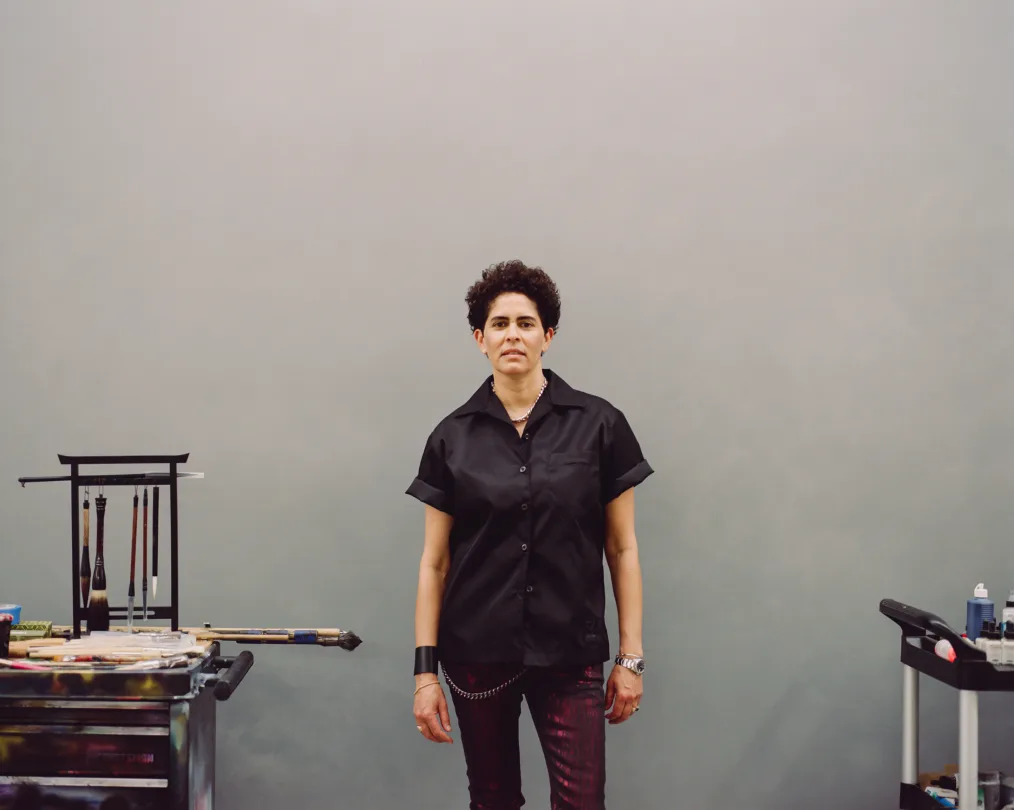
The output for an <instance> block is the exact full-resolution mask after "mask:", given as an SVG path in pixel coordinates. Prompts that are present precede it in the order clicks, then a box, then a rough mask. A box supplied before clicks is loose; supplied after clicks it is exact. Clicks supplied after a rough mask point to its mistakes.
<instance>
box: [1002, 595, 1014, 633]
mask: <svg viewBox="0 0 1014 810" xmlns="http://www.w3.org/2000/svg"><path fill="white" fill-rule="evenodd" d="M1001 621H1002V622H1003V624H1002V625H1001V627H1000V630H1001V631H1003V630H1006V629H1007V628H1008V627H1009V626H1010V625H1011V624H1014V589H1011V592H1010V593H1009V594H1008V595H1007V604H1006V605H1004V608H1003V613H1002V614H1001Z"/></svg>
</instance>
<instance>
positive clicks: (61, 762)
mask: <svg viewBox="0 0 1014 810" xmlns="http://www.w3.org/2000/svg"><path fill="white" fill-rule="evenodd" d="M252 664H253V656H252V655H251V653H250V652H249V651H247V650H244V651H242V652H240V653H239V655H237V656H236V657H234V658H233V657H229V658H224V657H222V656H221V655H220V654H219V645H218V643H217V642H211V643H209V644H208V645H207V653H206V654H205V655H204V656H202V657H200V658H197V659H195V660H194V661H193V662H192V663H191V664H190V665H189V666H187V667H186V668H178V669H163V670H156V671H150V672H146V671H134V672H123V671H101V670H98V669H92V668H84V669H75V668H69V667H68V668H66V669H56V670H47V671H25V670H15V669H5V670H0V810H15V809H16V810H21V809H22V808H24V810H27V809H28V808H38V809H39V810H41V808H68V809H71V808H72V809H73V810H189V809H190V808H195V809H196V808H211V807H212V806H213V800H214V793H215V719H216V718H215V710H216V702H217V701H218V700H226V699H228V698H229V696H230V695H231V694H232V692H233V690H234V689H235V688H236V687H237V686H238V685H239V683H240V681H241V680H242V679H243V676H244V675H245V674H246V673H247V671H248V670H249V669H250V666H251V665H252Z"/></svg>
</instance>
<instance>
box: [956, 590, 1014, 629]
mask: <svg viewBox="0 0 1014 810" xmlns="http://www.w3.org/2000/svg"><path fill="white" fill-rule="evenodd" d="M992 619H993V600H992V599H990V598H989V592H988V591H987V590H986V586H985V584H983V583H982V582H980V583H979V584H978V585H976V586H975V591H974V593H973V595H972V597H971V598H970V599H969V600H968V606H967V607H966V608H965V632H966V633H967V634H968V638H969V640H970V641H975V640H976V639H977V638H978V637H979V634H980V633H982V623H983V622H984V621H991V620H992ZM1012 620H1014V617H1012Z"/></svg>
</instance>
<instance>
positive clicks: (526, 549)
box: [521, 543, 528, 551]
mask: <svg viewBox="0 0 1014 810" xmlns="http://www.w3.org/2000/svg"><path fill="white" fill-rule="evenodd" d="M521 550H522V551H528V543H522V544H521Z"/></svg>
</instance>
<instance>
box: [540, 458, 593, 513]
mask: <svg viewBox="0 0 1014 810" xmlns="http://www.w3.org/2000/svg"><path fill="white" fill-rule="evenodd" d="M548 478H549V490H550V492H551V493H552V494H553V497H554V499H555V500H556V501H557V503H559V504H561V505H562V506H565V507H566V508H568V509H570V510H573V511H576V512H578V513H582V512H585V511H587V510H589V509H595V508H597V507H598V506H599V497H600V492H601V488H600V482H599V462H598V458H596V457H595V456H594V455H593V454H590V453H553V454H552V455H550V457H549V476H548Z"/></svg>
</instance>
